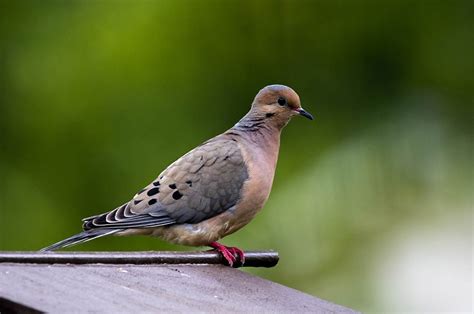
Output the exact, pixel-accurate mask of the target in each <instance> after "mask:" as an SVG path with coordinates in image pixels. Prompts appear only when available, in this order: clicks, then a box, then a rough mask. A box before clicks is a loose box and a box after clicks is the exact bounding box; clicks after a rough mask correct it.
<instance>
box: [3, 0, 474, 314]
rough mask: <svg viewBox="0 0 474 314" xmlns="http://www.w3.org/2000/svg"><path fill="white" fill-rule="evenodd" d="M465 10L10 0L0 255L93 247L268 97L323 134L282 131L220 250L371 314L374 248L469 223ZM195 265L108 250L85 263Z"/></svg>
mask: <svg viewBox="0 0 474 314" xmlns="http://www.w3.org/2000/svg"><path fill="white" fill-rule="evenodd" d="M472 12H473V11H472V3H471V2H469V1H450V2H447V1H430V2H426V1H395V0H393V1H383V2H378V1H368V0H367V1H209V0H206V1H135V2H134V1H94V2H92V1H31V2H26V1H18V2H15V1H5V2H4V3H2V4H0V49H1V50H0V139H1V141H0V145H1V146H0V148H1V155H0V177H1V180H0V185H1V186H0V191H1V192H0V193H1V194H0V249H1V250H36V249H39V248H41V247H44V246H46V245H48V244H51V243H52V242H55V241H57V240H60V239H62V238H64V237H66V236H69V235H71V234H72V233H75V232H78V231H80V219H81V218H83V217H86V216H89V215H93V214H97V213H100V212H104V211H108V210H110V209H113V208H114V207H115V206H117V205H119V204H121V203H123V202H125V201H127V200H128V199H129V198H130V197H131V196H132V195H133V194H134V193H135V191H137V190H139V189H140V188H142V187H143V186H144V185H146V184H147V183H148V182H149V181H151V180H152V179H153V178H154V177H155V176H156V175H157V174H158V173H159V172H160V171H161V170H162V169H163V168H164V167H166V166H167V165H168V164H169V163H170V162H172V161H173V160H175V159H176V158H177V157H179V156H181V155H182V154H183V153H185V152H186V151H187V150H189V149H191V148H193V147H194V146H196V145H198V144H199V143H201V142H202V141H204V140H206V139H208V138H209V137H211V136H213V135H215V134H218V133H220V132H222V131H224V130H225V129H227V128H229V127H230V126H231V125H233V124H234V123H235V122H236V121H237V120H238V119H239V118H240V117H241V116H242V115H243V114H245V113H246V111H247V110H248V108H249V105H250V103H251V101H252V98H253V96H254V95H255V94H256V92H257V91H258V90H259V89H260V88H261V87H263V86H265V85H268V84H271V83H282V84H286V85H289V86H291V87H293V88H294V89H295V90H296V91H297V92H299V94H300V96H301V99H302V103H303V106H304V107H305V109H307V110H308V111H310V112H311V113H313V114H314V115H315V117H316V120H315V121H313V122H309V121H306V120H303V119H301V120H300V119H294V121H292V122H291V124H290V125H289V126H288V127H287V128H286V129H285V130H284V134H283V138H282V147H281V152H280V160H279V165H278V170H277V175H276V178H275V183H274V188H273V192H272V195H271V197H270V201H269V203H268V204H267V205H266V207H265V209H264V210H263V212H262V213H261V214H260V215H259V216H257V218H256V219H255V220H254V221H253V222H252V223H251V224H250V225H249V226H247V227H246V228H245V229H243V230H241V231H240V232H238V233H237V234H235V235H232V236H231V237H229V238H228V239H226V240H225V241H224V242H226V243H227V244H230V245H240V246H242V247H243V248H244V249H265V248H273V249H275V250H278V251H280V252H281V257H282V260H281V263H280V265H279V266H278V267H277V268H275V269H272V270H253V271H255V272H257V273H258V274H259V275H261V276H265V277H268V278H270V279H272V280H276V281H278V282H282V283H284V284H286V285H289V286H292V287H295V288H297V289H301V290H303V291H307V292H309V293H312V294H315V295H318V296H321V297H324V298H327V299H330V300H332V301H335V302H338V303H341V304H345V305H348V306H352V307H355V308H357V309H361V310H362V309H363V310H370V309H381V308H383V306H384V304H383V302H382V301H381V300H373V299H372V294H373V287H372V286H371V284H372V283H373V280H372V277H371V276H373V274H372V273H371V268H372V266H373V265H372V264H371V263H372V262H373V261H374V259H373V256H375V255H377V252H378V251H377V249H376V247H377V246H379V245H382V246H383V243H385V242H384V241H385V239H387V237H389V235H390V234H391V233H392V232H395V233H396V232H397V230H398V229H397V227H398V226H402V225H403V224H404V223H406V222H407V221H411V222H413V221H416V222H417V223H418V224H420V225H428V226H429V225H430V224H431V221H432V218H435V217H448V216H451V215H453V214H454V213H455V212H460V213H465V212H468V211H469V210H470V207H471V204H472V197H471V196H470V193H472V190H473V180H472V165H470V163H472V138H470V137H469V134H471V135H472V133H470V132H471V131H472V115H473V111H472V108H473V106H472V105H473V101H472V100H473V95H472V91H473V89H474V84H473V79H472V73H474V62H473V58H472V56H473V55H474V47H473V41H472V27H473V22H472V21H473V20H474V19H473V16H472ZM161 249H179V250H181V249H185V248H182V247H176V246H171V245H169V244H166V243H163V242H162V241H159V240H156V239H148V238H140V237H136V238H103V239H99V240H97V241H93V242H90V243H87V244H84V245H81V246H77V247H75V248H74V250H161Z"/></svg>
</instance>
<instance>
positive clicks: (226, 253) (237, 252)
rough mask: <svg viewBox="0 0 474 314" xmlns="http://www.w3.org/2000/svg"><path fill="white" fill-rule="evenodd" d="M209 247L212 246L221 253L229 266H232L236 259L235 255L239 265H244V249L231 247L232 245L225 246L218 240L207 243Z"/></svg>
mask: <svg viewBox="0 0 474 314" xmlns="http://www.w3.org/2000/svg"><path fill="white" fill-rule="evenodd" d="M209 246H210V247H213V248H214V249H215V250H216V251H217V252H219V253H221V254H222V256H223V257H224V258H225V259H226V261H227V263H229V266H230V267H233V266H234V262H236V261H237V257H238V258H239V261H240V265H241V266H242V265H244V263H245V255H244V251H242V250H241V249H239V248H236V247H232V246H225V245H222V244H220V243H218V242H212V243H211V244H209Z"/></svg>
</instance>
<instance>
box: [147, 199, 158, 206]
mask: <svg viewBox="0 0 474 314" xmlns="http://www.w3.org/2000/svg"><path fill="white" fill-rule="evenodd" d="M156 202H158V201H157V200H156V198H152V199H151V200H149V201H148V205H153V204H156Z"/></svg>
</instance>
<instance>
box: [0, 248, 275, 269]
mask: <svg viewBox="0 0 474 314" xmlns="http://www.w3.org/2000/svg"><path fill="white" fill-rule="evenodd" d="M278 260H279V257H278V252H275V251H246V252H245V264H244V265H243V266H244V267H273V266H275V265H276V264H277V263H278ZM0 263H23V264H25V263H30V264H98V263H99V264H135V265H139V264H145V265H150V264H222V265H227V262H226V261H225V260H224V258H223V257H222V255H221V254H219V253H217V252H214V251H203V252H173V251H160V252H155V251H144V252H0ZM236 266H237V267H239V266H242V265H236Z"/></svg>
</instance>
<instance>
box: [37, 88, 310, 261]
mask: <svg viewBox="0 0 474 314" xmlns="http://www.w3.org/2000/svg"><path fill="white" fill-rule="evenodd" d="M295 115H301V116H304V117H306V118H308V119H311V120H312V119H313V116H312V115H311V114H310V113H308V112H307V111H305V110H304V109H303V108H301V105H300V99H299V96H298V94H296V92H295V91H294V90H293V89H291V88H289V87H287V86H284V85H270V86H267V87H265V88H263V89H262V90H260V91H259V92H258V94H257V96H256V97H255V99H254V101H253V103H252V106H251V109H250V111H249V112H248V113H247V114H246V115H245V116H244V117H243V118H242V119H241V120H240V121H239V122H238V123H237V124H235V125H234V126H233V127H232V128H231V129H229V130H228V131H226V132H224V133H222V134H220V135H218V136H216V137H214V138H212V139H210V140H208V141H206V142H204V143H203V144H201V145H199V146H198V147H196V148H195V149H193V150H191V151H190V152H189V153H187V154H185V155H184V156H183V157H181V158H179V159H178V160H176V161H175V162H174V163H172V164H171V165H170V166H169V167H168V168H166V169H165V170H164V171H163V172H162V173H161V174H160V175H159V176H158V177H157V178H156V179H155V180H154V181H153V182H152V183H150V184H149V185H148V186H146V187H145V188H144V189H142V190H140V191H139V192H138V193H137V194H136V195H135V196H134V197H133V199H132V200H130V201H129V202H127V203H125V204H123V205H121V206H119V207H117V208H115V209H114V210H112V211H110V212H107V213H104V214H100V215H96V216H92V217H88V218H85V219H83V222H84V223H83V229H84V231H83V232H81V233H79V234H77V235H74V236H72V237H70V238H67V239H65V240H63V241H60V242H58V243H55V244H53V245H51V246H48V247H46V248H44V249H42V250H41V251H51V250H56V249H59V248H62V247H68V246H71V245H74V244H78V243H82V242H86V241H89V240H92V239H96V238H99V237H103V236H106V235H110V234H116V235H137V234H139V235H151V236H157V237H160V238H162V239H164V240H166V241H169V242H172V243H177V244H182V245H190V246H210V247H213V248H214V249H216V250H217V251H218V252H220V253H221V254H222V255H223V257H224V258H225V259H226V260H227V262H228V263H229V265H230V266H232V265H233V264H234V262H236V261H237V258H239V260H240V263H241V264H243V262H244V253H243V251H242V250H240V249H238V248H235V247H226V246H224V245H222V244H220V243H218V242H217V241H218V240H219V239H221V238H223V237H225V236H226V235H229V234H231V233H233V232H235V231H237V230H239V229H240V228H242V227H243V226H245V225H246V224H247V223H249V222H250V220H252V218H253V217H254V216H255V214H257V213H258V212H259V211H260V209H261V208H262V207H263V205H264V204H265V202H266V201H267V199H268V196H269V194H270V190H271V187H272V183H273V176H274V174H275V167H276V164H277V159H278V150H279V146H280V133H281V130H282V129H283V127H284V126H285V125H286V124H287V123H288V122H289V120H290V118H291V117H293V116H295Z"/></svg>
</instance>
